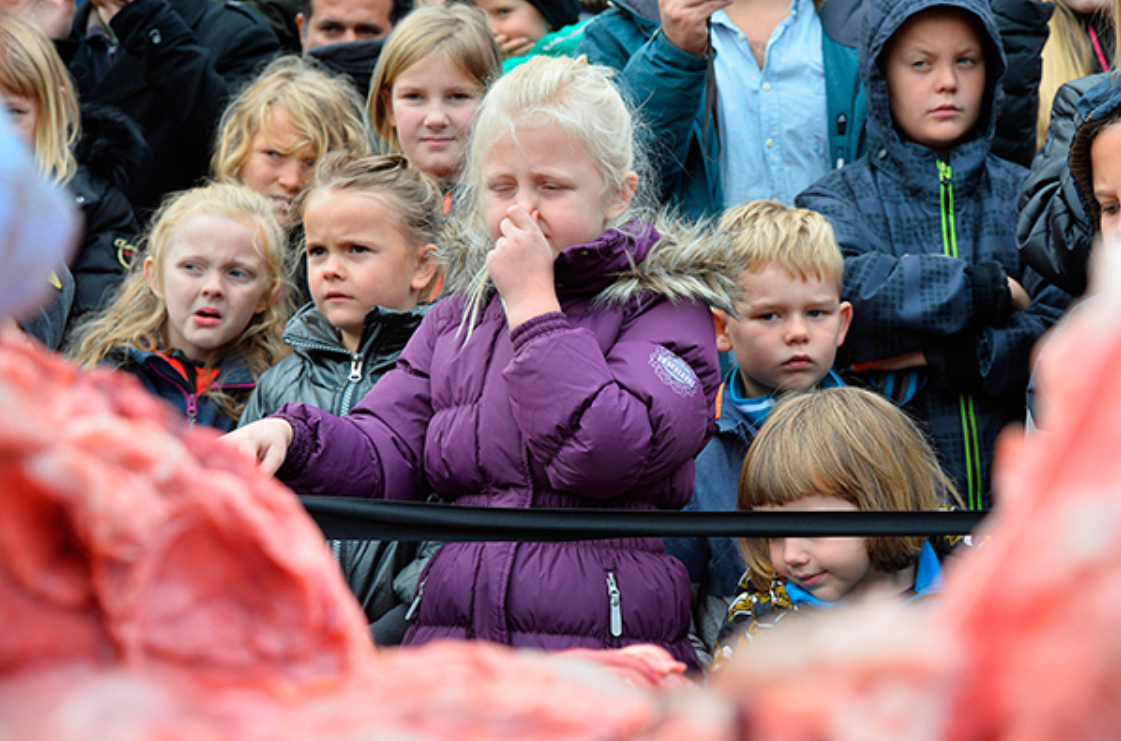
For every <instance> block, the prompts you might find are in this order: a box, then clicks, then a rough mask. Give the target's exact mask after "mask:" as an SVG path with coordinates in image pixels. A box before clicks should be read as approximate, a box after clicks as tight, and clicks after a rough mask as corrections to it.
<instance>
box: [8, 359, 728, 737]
mask: <svg viewBox="0 0 1121 741" xmlns="http://www.w3.org/2000/svg"><path fill="white" fill-rule="evenodd" d="M0 512H3V516H2V517H0V625H2V626H3V630H0V738H2V739H25V738H39V739H47V740H48V741H100V740H101V739H109V738H112V739H130V740H133V741H157V740H166V741H188V740H189V741H222V740H227V739H228V740H231V741H232V740H234V739H236V741H256V740H257V739H260V741H265V740H266V739H267V740H268V741H314V740H315V739H333V740H334V741H345V740H346V739H353V740H354V741H359V740H362V741H369V739H376V738H386V739H390V738H392V739H403V738H409V739H457V741H471V740H472V739H490V740H492V741H501V740H503V739H509V741H534V740H535V739H540V740H541V741H545V740H550V741H558V740H565V739H571V740H572V741H584V740H586V739H605V740H606V739H641V740H644V741H658V740H661V739H664V740H665V741H671V740H675V739H678V738H681V737H682V736H683V735H686V734H685V730H686V729H687V730H688V734H687V735H688V736H689V737H690V741H727V739H729V738H731V737H732V735H733V734H732V729H733V728H734V720H735V718H734V710H733V708H731V707H730V706H728V705H726V704H721V703H718V702H716V701H715V700H713V699H711V698H710V697H708V696H707V695H705V694H704V693H703V692H702V690H701V689H700V687H699V686H698V685H695V684H693V683H692V682H690V681H688V680H685V679H683V678H682V677H681V672H682V671H683V669H684V667H683V666H682V665H681V664H679V663H678V662H676V661H674V660H673V659H672V658H671V657H670V656H669V654H668V653H666V652H665V651H664V650H662V649H660V648H657V647H654V646H635V647H632V648H629V649H624V650H622V651H618V652H591V651H571V652H568V653H566V654H544V653H539V652H533V651H515V650H513V649H510V648H507V647H503V646H494V645H489V644H483V643H462V642H461V643H451V642H446V643H433V644H429V645H426V646H423V647H419V648H413V649H400V650H387V651H382V652H380V653H379V652H377V651H376V650H375V648H374V646H373V644H372V643H371V641H370V638H369V634H368V631H367V627H366V625H365V622H364V620H363V618H362V613H361V610H360V609H359V607H358V605H357V603H356V602H355V600H354V598H353V597H352V596H351V594H350V592H349V591H348V590H347V587H346V585H345V583H344V582H343V580H342V577H341V575H340V574H339V573H338V569H337V566H336V565H335V564H334V562H333V560H332V558H331V555H330V551H329V549H328V548H327V546H326V544H325V542H324V540H323V536H322V534H321V533H320V531H319V530H318V529H317V528H316V527H315V525H314V524H313V522H312V521H311V519H310V518H309V517H308V516H307V514H306V513H305V512H304V510H303V508H302V507H301V505H300V504H299V502H298V500H297V499H296V498H295V497H293V496H292V494H291V492H289V491H288V490H287V489H285V488H284V487H282V486H281V485H280V484H278V483H277V482H276V481H275V480H274V479H273V478H272V477H270V476H266V475H264V474H263V473H261V472H260V471H259V470H258V469H257V468H256V467H255V466H254V465H253V463H252V462H251V461H248V460H243V459H242V458H240V457H239V455H238V454H237V453H236V452H235V451H234V449H233V448H231V447H228V446H226V445H224V444H222V443H219V442H218V440H217V435H216V433H214V432H213V431H211V430H208V429H203V428H194V429H188V428H186V427H184V426H182V425H181V423H180V422H179V420H178V419H176V418H175V417H174V416H173V415H172V414H171V413H170V412H168V411H167V410H166V409H165V408H164V407H163V406H162V405H161V403H160V402H158V401H156V400H154V399H153V398H152V397H150V396H148V395H147V394H146V393H145V392H144V391H143V390H142V389H141V387H140V386H139V384H138V383H136V382H135V380H134V379H132V378H130V377H126V376H118V375H111V374H109V373H107V372H95V373H93V374H81V373H79V372H78V371H77V370H76V369H74V368H72V367H70V366H68V365H66V364H65V363H63V362H62V361H61V360H60V359H58V358H57V357H54V356H52V355H50V354H49V353H47V352H46V351H44V350H42V349H41V348H39V347H37V346H35V345H32V344H30V343H24V342H18V341H16V342H13V341H9V340H3V341H0ZM671 688H672V689H673V691H672V692H671V691H670V690H671Z"/></svg>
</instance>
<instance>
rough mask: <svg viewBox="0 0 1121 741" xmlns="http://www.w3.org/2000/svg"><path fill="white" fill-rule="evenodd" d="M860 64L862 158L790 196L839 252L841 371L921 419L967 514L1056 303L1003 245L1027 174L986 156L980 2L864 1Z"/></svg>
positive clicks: (985, 52)
mask: <svg viewBox="0 0 1121 741" xmlns="http://www.w3.org/2000/svg"><path fill="white" fill-rule="evenodd" d="M866 21H867V24H866V28H865V37H864V41H863V44H862V48H861V71H862V75H863V79H864V85H865V90H866V92H867V95H868V106H869V109H868V133H869V135H870V137H871V139H870V146H869V148H868V154H867V155H866V156H864V157H863V158H861V159H860V160H857V161H856V162H854V163H853V164H852V165H850V166H848V167H845V168H843V169H841V170H838V171H836V172H833V173H831V174H830V175H828V176H826V177H825V178H822V179H821V180H820V181H818V182H817V183H815V184H814V185H813V186H811V187H810V188H808V189H807V190H806V191H804V192H803V193H802V194H800V195H799V196H798V199H797V203H798V205H800V206H803V207H805V208H811V209H814V210H816V211H819V212H821V213H823V214H825V215H826V216H827V217H829V219H830V220H831V221H832V223H833V227H834V230H835V231H836V235H837V241H838V243H839V244H840V245H841V249H842V251H843V252H844V254H845V285H844V296H843V297H844V299H845V300H847V301H850V302H852V304H853V315H854V317H855V318H854V321H853V326H852V329H851V330H850V332H849V337H848V343H847V345H848V348H849V351H850V352H851V359H852V360H853V362H854V365H853V369H854V370H856V371H861V372H865V373H867V374H868V377H869V379H870V380H871V381H872V382H873V383H875V384H876V385H877V386H879V387H880V388H881V389H882V390H883V391H884V392H885V393H887V394H888V395H889V396H891V397H893V398H895V399H896V400H897V401H898V402H900V403H901V404H903V406H904V408H905V409H907V410H908V411H910V412H911V413H912V414H914V415H915V416H916V417H918V418H919V419H921V420H923V421H924V422H925V423H926V425H927V428H928V430H929V432H930V433H931V435H932V437H933V439H934V441H935V443H936V445H937V447H938V449H939V451H940V453H941V456H942V458H943V462H944V465H945V467H946V470H947V472H948V473H949V474H950V475H951V476H952V477H953V478H954V479H955V483H956V484H957V485H958V487H959V489H960V490H961V492H962V493H963V495H964V496H965V497H966V498H967V501H968V502H969V505H970V506H971V507H973V508H986V507H988V506H990V504H991V492H990V482H989V467H990V463H991V460H992V451H993V444H994V442H995V440H996V436H997V434H998V433H999V431H1000V429H1001V428H1002V427H1003V426H1004V424H1005V423H1007V422H1009V421H1012V420H1017V421H1018V420H1021V419H1022V418H1023V414H1024V388H1025V384H1026V382H1027V377H1028V366H1029V354H1030V352H1031V348H1032V345H1033V344H1034V343H1035V341H1036V339H1037V338H1038V337H1039V336H1040V335H1041V334H1043V332H1045V331H1046V330H1047V328H1048V327H1050V326H1051V324H1052V323H1054V321H1055V320H1056V319H1057V318H1058V317H1059V316H1060V315H1061V313H1062V311H1063V309H1064V308H1065V306H1066V304H1067V302H1068V300H1069V297H1068V296H1067V295H1066V294H1064V293H1062V292H1061V291H1060V290H1059V289H1057V288H1054V287H1051V286H1048V285H1047V284H1045V283H1043V282H1042V281H1041V279H1040V278H1039V276H1038V275H1036V274H1035V273H1034V272H1032V271H1031V270H1030V269H1029V268H1027V267H1026V266H1025V264H1024V263H1023V261H1022V260H1021V258H1020V256H1019V254H1018V253H1017V251H1016V242H1015V237H1014V232H1015V220H1016V212H1015V205H1016V197H1017V194H1018V192H1019V189H1020V186H1021V184H1022V183H1023V180H1024V177H1025V175H1026V171H1025V170H1024V169H1023V168H1022V167H1019V166H1017V165H1013V164H1010V163H1008V162H1005V161H1003V160H1000V159H998V158H996V157H995V156H993V155H992V154H991V152H990V145H991V143H992V138H993V131H994V126H995V120H996V113H997V111H998V109H999V106H1000V102H1001V97H1002V93H1001V89H1000V85H999V82H1000V79H1001V76H1002V75H1003V73H1004V70H1005V60H1004V56H1003V53H1002V52H1001V43H1000V37H999V34H998V32H997V30H996V26H995V24H994V21H993V18H992V13H991V11H990V8H989V3H988V2H986V1H985V0H874V1H873V2H871V3H870V5H869V8H868V16H867V18H866Z"/></svg>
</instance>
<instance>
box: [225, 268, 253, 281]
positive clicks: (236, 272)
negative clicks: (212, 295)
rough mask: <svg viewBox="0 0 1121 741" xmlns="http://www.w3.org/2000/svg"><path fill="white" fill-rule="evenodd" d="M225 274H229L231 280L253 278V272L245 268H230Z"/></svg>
mask: <svg viewBox="0 0 1121 741" xmlns="http://www.w3.org/2000/svg"><path fill="white" fill-rule="evenodd" d="M227 275H229V276H230V278H232V279H233V280H236V281H241V282H244V281H247V280H251V279H252V278H253V273H252V272H251V271H249V270H246V269H245V268H232V269H230V271H229V272H228V273H227Z"/></svg>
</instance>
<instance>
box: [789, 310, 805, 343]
mask: <svg viewBox="0 0 1121 741" xmlns="http://www.w3.org/2000/svg"><path fill="white" fill-rule="evenodd" d="M809 336H810V327H809V324H807V323H806V319H805V317H801V316H792V317H790V319H789V321H787V323H786V341H787V342H789V343H791V344H801V343H803V342H805V341H806V340H807V339H809Z"/></svg>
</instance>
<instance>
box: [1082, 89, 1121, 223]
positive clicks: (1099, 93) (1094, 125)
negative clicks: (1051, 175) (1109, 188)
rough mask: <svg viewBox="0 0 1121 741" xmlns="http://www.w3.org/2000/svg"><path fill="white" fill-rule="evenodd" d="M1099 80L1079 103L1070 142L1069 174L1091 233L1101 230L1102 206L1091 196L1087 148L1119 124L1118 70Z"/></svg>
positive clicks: (1092, 192) (1120, 112)
mask: <svg viewBox="0 0 1121 741" xmlns="http://www.w3.org/2000/svg"><path fill="white" fill-rule="evenodd" d="M1099 76H1100V77H1101V81H1100V82H1098V83H1097V84H1095V85H1094V86H1093V87H1092V88H1090V89H1089V90H1087V91H1086V93H1085V94H1084V95H1083V96H1082V98H1081V99H1080V100H1079V101H1078V112H1077V113H1076V114H1075V119H1074V138H1072V139H1071V142H1070V159H1069V164H1070V174H1071V175H1072V176H1073V177H1074V182H1075V183H1077V184H1078V195H1079V196H1080V197H1081V198H1082V205H1084V206H1085V207H1086V211H1087V213H1089V214H1090V216H1091V219H1092V221H1091V223H1092V224H1093V225H1094V230H1095V231H1096V230H1098V229H1099V228H1100V226H1099V225H1100V223H1101V216H1102V214H1101V207H1100V206H1099V205H1098V199H1097V198H1095V197H1094V172H1093V167H1092V163H1091V162H1090V146H1091V145H1092V144H1093V143H1094V137H1096V136H1097V135H1098V132H1099V131H1101V130H1102V128H1103V127H1104V126H1106V125H1113V124H1115V123H1118V122H1121V71H1117V72H1110V73H1102V74H1101V75H1099Z"/></svg>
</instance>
